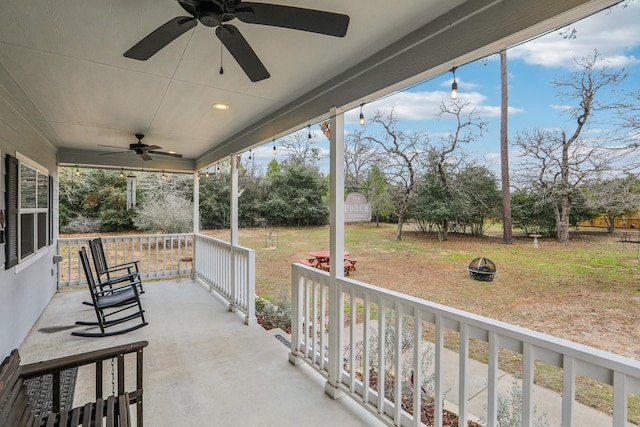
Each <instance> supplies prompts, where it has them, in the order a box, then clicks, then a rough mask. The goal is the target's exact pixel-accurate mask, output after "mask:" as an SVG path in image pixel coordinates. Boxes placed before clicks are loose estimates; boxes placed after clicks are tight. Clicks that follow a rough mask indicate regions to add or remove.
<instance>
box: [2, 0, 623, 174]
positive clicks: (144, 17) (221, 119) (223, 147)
mask: <svg viewBox="0 0 640 427" xmlns="http://www.w3.org/2000/svg"><path fill="white" fill-rule="evenodd" d="M616 2H617V1H616V0H606V1H586V0H539V1H536V2H527V1H519V0H403V1H402V2H398V3H394V4H391V3H390V2H389V1H388V0H367V1H364V0H353V1H341V0H325V1H323V2H320V3H318V2H316V1H312V0H296V1H294V0H288V1H287V0H284V1H283V0H274V1H272V3H277V4H286V5H294V6H297V7H303V8H321V9H322V10H327V11H332V12H338V13H343V14H347V15H349V16H350V18H351V20H350V24H349V28H348V32H347V35H346V37H344V38H334V37H329V36H323V35H318V34H312V33H306V32H302V31H295V30H288V29H281V28H275V27H268V26H261V25H252V24H245V23H242V22H238V21H237V20H234V21H233V22H232V23H233V24H234V25H235V26H237V28H238V29H239V30H240V31H241V32H242V34H243V35H244V37H245V38H246V39H247V40H248V42H249V43H250V44H251V46H252V47H253V49H254V50H255V52H256V53H257V55H258V56H259V58H260V59H261V60H262V62H263V63H264V65H265V67H266V68H267V70H268V71H269V73H270V74H271V77H270V78H268V79H266V80H263V81H260V82H257V83H252V82H251V81H250V80H249V79H248V78H247V76H246V75H245V74H244V72H243V71H242V70H241V69H240V68H239V66H238V65H237V63H236V62H235V61H234V60H233V58H232V57H231V56H230V55H229V53H228V52H227V51H224V52H223V59H222V61H223V65H224V70H225V71H224V74H223V75H220V74H219V73H218V70H219V68H220V57H221V56H220V55H221V54H220V42H219V40H218V39H217V37H215V35H214V33H213V29H212V28H209V27H206V26H204V25H201V24H199V25H197V26H196V28H195V30H191V31H189V32H187V33H186V34H184V35H183V36H181V37H179V38H178V39H177V40H175V41H174V42H173V43H171V44H170V45H169V46H167V47H166V48H165V49H163V50H161V51H160V52H159V53H157V54H156V55H154V56H153V57H151V59H149V60H148V61H143V62H141V61H136V60H132V59H128V58H125V57H123V55H122V54H123V53H124V52H125V51H126V50H128V49H129V48H130V47H132V46H133V45H134V44H135V43H137V42H138V41H139V40H141V39H142V38H143V37H144V36H146V35H147V34H149V33H150V32H151V31H153V30H154V29H155V28H157V27H158V26H160V25H161V24H163V23H165V22H166V21H168V20H170V19H172V18H174V17H176V16H185V15H187V14H186V13H185V11H184V10H183V9H182V7H181V6H180V5H179V3H178V2H176V1H175V0H156V1H148V0H146V1H145V0H142V1H135V2H131V1H126V0H85V1H81V2H77V1H71V0H64V1H54V2H51V1H48V0H30V1H28V2H25V1H23V0H3V2H2V13H0V96H2V97H4V98H5V99H7V101H8V102H10V103H11V104H12V105H13V106H14V107H15V108H16V109H17V110H18V111H19V112H20V113H21V114H23V115H24V116H25V117H27V118H29V120H30V122H31V123H32V124H33V126H34V127H35V128H36V129H37V130H38V131H39V132H40V133H41V134H42V135H44V136H45V138H46V139H47V140H49V141H50V142H51V143H52V144H53V145H54V146H56V147H57V148H59V162H60V164H86V165H105V166H113V167H141V166H142V165H143V162H142V161H141V160H140V158H139V157H138V156H136V155H133V154H126V155H122V156H117V155H109V156H103V155H99V154H100V153H101V152H104V151H110V150H109V149H107V148H104V147H100V145H111V146H116V147H122V149H126V148H127V147H128V145H129V144H131V143H135V142H136V139H135V137H134V134H135V133H143V134H145V135H146V136H145V139H144V142H145V143H147V144H150V145H158V146H161V147H162V148H163V151H169V150H175V151H177V152H180V153H182V154H183V155H184V159H182V160H177V159H176V160H174V159H170V158H158V156H155V157H156V158H155V159H154V160H151V161H147V162H144V167H145V168H149V169H167V170H171V169H173V170H197V169H199V168H202V167H205V166H208V165H210V164H211V163H213V162H216V161H218V160H220V159H223V158H225V157H226V156H228V155H230V154H231V153H234V152H236V153H238V152H243V151H245V150H248V149H249V148H251V147H255V146H257V145H261V144H263V143H265V142H267V141H270V140H271V139H272V138H277V137H279V136H281V135H284V134H286V133H288V132H289V131H291V130H295V129H297V128H299V127H302V126H306V124H308V123H315V122H317V121H319V120H320V119H321V118H322V117H326V115H327V114H328V111H329V109H330V108H331V107H334V106H336V107H340V108H343V109H349V108H353V107H355V106H357V105H359V104H361V103H364V102H368V101H370V100H372V99H374V98H376V97H378V96H381V95H383V94H386V93H390V92H392V91H394V90H398V89H400V88H402V87H404V86H406V85H409V84H412V83H415V82H417V81H419V80H422V79H425V78H428V77H430V76H433V75H437V74H439V73H442V72H445V71H447V70H449V69H450V68H451V67H452V66H454V65H460V64H463V63H466V62H468V61H471V60H474V59H477V58H480V57H483V56H486V55H488V54H491V53H494V52H496V51H498V50H500V49H501V48H504V47H507V46H509V45H512V44H514V43H517V42H519V41H522V40H525V39H527V38H529V37H532V36H534V35H537V34H539V33H541V32H544V31H546V30H549V29H552V28H556V27H558V26H561V25H563V24H565V23H567V22H570V21H572V20H575V19H578V18H580V17H583V16H586V15H588V14H590V13H593V12H595V11H597V10H599V9H602V8H603V7H606V6H609V5H610V4H613V3H616ZM215 102H225V103H227V104H228V105H230V106H231V109H230V110H227V111H216V110H214V109H213V108H212V107H211V105H212V104H213V103H215ZM111 151H113V150H111Z"/></svg>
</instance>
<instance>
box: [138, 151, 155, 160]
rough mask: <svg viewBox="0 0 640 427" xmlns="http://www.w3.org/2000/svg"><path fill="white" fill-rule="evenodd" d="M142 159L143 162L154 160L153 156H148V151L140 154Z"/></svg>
mask: <svg viewBox="0 0 640 427" xmlns="http://www.w3.org/2000/svg"><path fill="white" fill-rule="evenodd" d="M140 157H142V160H152V159H151V156H150V155H149V154H147V152H146V151H143V152H142V153H140Z"/></svg>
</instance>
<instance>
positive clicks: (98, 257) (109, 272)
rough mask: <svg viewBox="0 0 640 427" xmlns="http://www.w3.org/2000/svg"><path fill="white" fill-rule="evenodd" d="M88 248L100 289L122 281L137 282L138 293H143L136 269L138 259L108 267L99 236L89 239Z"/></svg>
mask: <svg viewBox="0 0 640 427" xmlns="http://www.w3.org/2000/svg"><path fill="white" fill-rule="evenodd" d="M89 248H90V249H91V257H92V258H93V265H94V266H95V268H96V276H97V279H98V286H99V287H100V289H104V288H105V286H109V287H111V286H113V285H115V284H118V283H123V282H137V283H138V289H139V291H140V293H141V294H143V293H144V289H142V282H141V281H140V272H139V271H138V261H131V262H125V263H122V264H118V265H114V266H112V267H109V265H108V264H107V257H106V256H105V255H104V249H103V247H102V239H101V238H99V237H98V238H96V239H93V240H90V241H89Z"/></svg>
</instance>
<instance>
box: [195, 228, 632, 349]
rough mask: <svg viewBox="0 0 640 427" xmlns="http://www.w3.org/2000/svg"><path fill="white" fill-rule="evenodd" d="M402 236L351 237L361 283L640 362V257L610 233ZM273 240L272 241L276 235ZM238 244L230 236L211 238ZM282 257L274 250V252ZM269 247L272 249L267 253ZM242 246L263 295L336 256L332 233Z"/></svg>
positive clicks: (261, 238) (295, 232)
mask: <svg viewBox="0 0 640 427" xmlns="http://www.w3.org/2000/svg"><path fill="white" fill-rule="evenodd" d="M405 230H406V232H405V234H404V236H403V240H402V241H399V242H398V241H396V240H395V239H394V237H395V226H394V225H390V224H385V225H383V226H382V227H380V228H376V227H375V225H374V224H355V225H348V226H347V227H346V238H345V249H346V250H348V251H349V252H350V253H351V256H353V257H355V258H357V259H358V263H357V271H356V272H355V273H354V274H353V278H355V279H357V280H360V281H363V282H367V283H371V284H373V285H377V286H380V287H384V288H388V289H393V290H397V291H400V292H404V293H406V294H410V295H413V296H416V297H419V298H424V299H427V300H430V301H434V302H437V303H442V304H445V305H448V306H451V307H456V308H460V309H463V310H466V311H469V312H472V313H476V314H480V315H483V316H487V317H490V318H493V319H498V320H502V321H505V322H509V323H513V324H517V325H520V326H524V327H527V328H530V329H534V330H537V331H540V332H545V333H548V334H552V335H554V336H558V337H562V338H566V339H569V340H572V341H575V342H580V343H583V344H586V345H590V346H593V347H597V348H601V349H603V350H607V351H612V352H615V353H618V354H622V355H625V356H629V357H635V358H638V357H639V356H640V325H639V324H638V319H639V315H640V284H639V283H638V272H639V271H640V270H639V263H638V253H637V251H638V247H637V245H636V244H634V243H626V244H622V243H621V242H620V241H619V240H618V239H617V237H616V236H611V235H609V234H607V233H603V232H601V231H586V232H583V231H581V232H580V233H577V234H576V235H574V236H573V238H572V240H571V242H570V243H569V244H568V245H565V244H560V243H558V242H557V241H555V240H554V239H552V238H543V239H541V241H540V248H539V249H534V248H533V245H532V239H531V238H529V237H526V236H520V237H516V238H515V239H514V243H513V244H512V245H504V244H502V243H501V238H500V237H498V236H494V237H492V236H489V237H484V238H476V237H471V236H463V235H456V234H451V235H450V236H449V239H448V240H447V241H442V242H441V241H439V240H438V239H437V237H436V236H435V235H428V234H427V235H424V234H417V233H414V232H412V230H411V229H410V228H406V229H405ZM269 232H270V233H271V237H269V236H268V235H267V233H269ZM207 234H209V235H213V236H216V237H219V238H222V239H225V240H228V234H229V232H228V230H217V231H211V232H207ZM270 242H273V243H277V247H269V243H270ZM265 243H266V244H265ZM240 244H241V245H243V246H246V247H250V248H253V249H255V250H256V252H257V256H256V258H257V273H256V276H257V293H258V294H259V295H261V296H265V297H269V296H271V295H274V294H275V293H276V292H277V290H279V289H282V288H287V289H288V287H289V283H290V269H291V267H290V264H291V263H292V262H295V261H298V260H300V259H303V258H305V257H307V254H308V252H310V251H313V250H320V249H327V248H328V246H329V228H328V227H315V228H300V229H295V228H285V229H269V230H265V229H244V230H241V231H240ZM479 256H485V257H487V258H489V259H491V260H492V261H494V262H495V263H496V266H497V269H498V274H497V275H496V278H495V279H494V280H493V281H492V282H479V281H475V280H471V279H470V277H469V274H468V272H467V271H466V266H467V265H468V264H469V263H470V262H471V260H472V259H474V258H476V257H479Z"/></svg>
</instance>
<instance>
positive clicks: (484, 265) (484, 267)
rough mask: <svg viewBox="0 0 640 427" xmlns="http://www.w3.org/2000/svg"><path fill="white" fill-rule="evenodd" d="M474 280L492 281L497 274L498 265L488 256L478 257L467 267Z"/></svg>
mask: <svg viewBox="0 0 640 427" xmlns="http://www.w3.org/2000/svg"><path fill="white" fill-rule="evenodd" d="M467 271H468V272H469V276H471V278H472V279H473V280H480V281H483V282H490V281H492V280H493V278H494V277H495V275H496V265H495V264H494V263H493V261H491V260H490V259H488V258H476V259H474V260H473V261H471V264H469V266H468V267H467Z"/></svg>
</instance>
